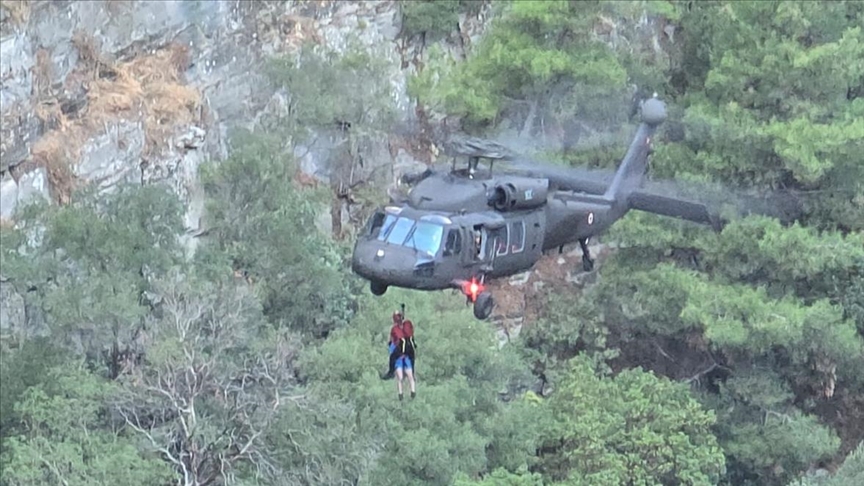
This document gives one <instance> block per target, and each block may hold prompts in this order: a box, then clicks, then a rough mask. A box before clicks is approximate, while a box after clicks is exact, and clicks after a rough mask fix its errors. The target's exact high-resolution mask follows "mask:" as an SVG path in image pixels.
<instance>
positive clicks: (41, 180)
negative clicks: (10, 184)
mask: <svg viewBox="0 0 864 486" xmlns="http://www.w3.org/2000/svg"><path fill="white" fill-rule="evenodd" d="M36 199H43V200H45V201H46V202H49V203H50V202H51V193H50V191H49V188H48V172H47V171H46V170H45V168H44V167H38V168H36V169H34V170H32V171H30V172H27V173H26V174H24V175H22V176H21V178H20V179H18V207H23V206H25V205H27V204H29V203H31V202H34V201H35V200H36Z"/></svg>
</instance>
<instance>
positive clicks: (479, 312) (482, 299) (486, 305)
mask: <svg viewBox="0 0 864 486" xmlns="http://www.w3.org/2000/svg"><path fill="white" fill-rule="evenodd" d="M493 307H495V300H494V299H493V298H492V294H491V293H489V292H481V293H480V295H478V296H477V300H475V301H474V317H476V318H477V319H480V320H481V321H482V320H484V319H487V318H488V317H489V316H490V315H492V308H493Z"/></svg>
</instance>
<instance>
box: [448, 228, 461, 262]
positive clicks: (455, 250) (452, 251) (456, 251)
mask: <svg viewBox="0 0 864 486" xmlns="http://www.w3.org/2000/svg"><path fill="white" fill-rule="evenodd" d="M461 253H462V232H461V231H459V228H452V229H450V230H449V231H448V232H447V239H446V240H445V241H444V256H445V257H459V255H461Z"/></svg>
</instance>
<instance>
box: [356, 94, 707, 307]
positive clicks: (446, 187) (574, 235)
mask: <svg viewBox="0 0 864 486" xmlns="http://www.w3.org/2000/svg"><path fill="white" fill-rule="evenodd" d="M665 119H666V106H665V104H664V103H663V102H662V101H661V100H660V99H658V98H657V96H656V94H655V95H654V97H652V98H648V99H647V100H644V101H643V102H642V103H641V121H640V124H639V127H638V129H637V130H636V135H635V137H634V138H633V141H632V142H631V144H630V147H629V149H628V150H627V153H626V155H625V156H624V159H623V160H622V162H621V164H620V165H619V167H618V169H617V170H616V171H615V172H614V174H613V175H612V177H611V180H610V179H609V177H608V176H607V175H606V174H601V175H600V176H598V175H597V174H591V173H590V171H584V172H583V175H582V176H579V175H573V172H572V171H570V172H567V173H564V172H559V173H555V171H550V170H547V171H545V173H544V171H542V170H533V171H532V170H531V169H528V170H526V171H524V172H525V174H522V175H508V174H504V175H498V174H493V165H494V163H493V162H494V161H495V160H496V159H510V158H513V157H512V156H511V155H508V154H503V153H494V152H495V151H494V150H493V151H491V152H490V151H488V150H486V151H485V152H483V153H481V154H475V155H474V156H472V157H471V158H470V159H469V163H468V167H467V168H466V169H459V170H456V169H455V166H454V168H453V170H451V171H450V172H449V173H435V172H433V171H431V170H427V171H426V172H424V173H423V174H421V175H420V176H418V177H416V178H415V179H416V180H415V181H414V182H415V183H416V184H415V185H414V187H413V188H412V189H411V190H410V192H409V193H408V195H407V198H406V199H405V200H403V201H396V200H393V199H392V198H391V204H390V205H387V206H385V207H381V208H378V209H377V210H376V211H375V212H374V213H373V215H372V216H371V217H370V219H369V221H368V222H367V224H366V226H365V228H364V229H363V230H362V232H361V234H360V235H359V237H358V239H357V241H356V242H355V246H354V251H353V255H352V263H351V268H352V270H353V271H354V273H356V274H357V275H359V276H361V277H363V278H364V279H366V280H368V281H369V282H370V290H371V292H372V294H374V295H376V296H380V295H383V294H384V293H385V292H386V291H387V289H388V287H391V286H393V287H401V288H408V289H415V290H422V291H432V290H445V289H458V290H460V291H461V292H462V293H463V294H464V295H465V296H466V297H467V303H468V304H473V311H474V316H475V317H476V318H477V319H480V320H483V319H486V318H488V317H489V316H490V314H491V313H492V310H493V307H494V299H493V296H492V294H491V292H489V291H488V290H487V289H486V283H487V282H489V280H490V279H496V278H501V277H507V276H510V275H515V274H518V273H522V272H525V271H527V270H529V269H531V268H532V267H533V266H534V264H535V263H537V261H538V260H539V259H540V258H541V256H542V255H543V254H544V253H545V252H546V251H548V250H552V249H555V248H558V250H559V252H560V251H563V247H564V246H565V245H568V244H571V243H575V242H578V243H579V244H580V246H581V249H582V264H583V268H584V270H585V271H591V270H592V269H593V267H594V260H593V259H592V258H591V255H590V253H589V251H588V240H589V238H591V237H594V236H596V235H599V234H600V233H602V232H604V231H605V230H607V229H608V228H609V227H610V226H611V225H612V224H613V223H615V221H617V220H618V219H620V218H621V217H623V216H624V215H625V214H627V213H628V211H630V210H631V209H637V210H642V211H648V212H652V213H656V214H661V215H666V216H671V217H676V218H681V219H685V220H690V221H694V222H697V223H701V224H708V225H712V226H713V227H715V228H718V229H719V225H720V224H721V222H720V221H719V220H718V219H717V218H716V217H714V216H712V215H711V214H710V213H709V211H708V208H707V207H706V205H705V204H701V203H698V202H691V201H686V200H683V199H676V198H675V197H670V196H668V195H656V194H651V193H649V192H646V191H642V190H640V185H641V184H642V182H643V179H644V178H645V175H646V171H647V168H648V164H649V158H650V155H651V153H652V151H653V146H652V137H653V135H654V133H655V132H656V130H657V128H658V127H659V126H660V125H661V124H662V123H663V122H664V121H665ZM479 155H484V158H488V159H490V163H489V168H488V170H486V171H485V172H484V171H482V170H481V169H480V165H479V158H480V157H479Z"/></svg>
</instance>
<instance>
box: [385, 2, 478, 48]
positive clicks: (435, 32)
mask: <svg viewBox="0 0 864 486" xmlns="http://www.w3.org/2000/svg"><path fill="white" fill-rule="evenodd" d="M463 3H465V2H463V1H462V0H435V1H430V0H420V1H404V0H403V1H401V2H399V6H400V7H401V10H402V35H403V36H405V37H406V38H408V39H410V38H412V37H414V36H416V35H424V36H425V38H426V41H427V42H431V41H435V40H438V38H440V37H444V36H446V35H447V34H449V33H450V32H452V31H453V30H455V29H456V27H457V26H458V24H459V10H460V6H461V4H463Z"/></svg>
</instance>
